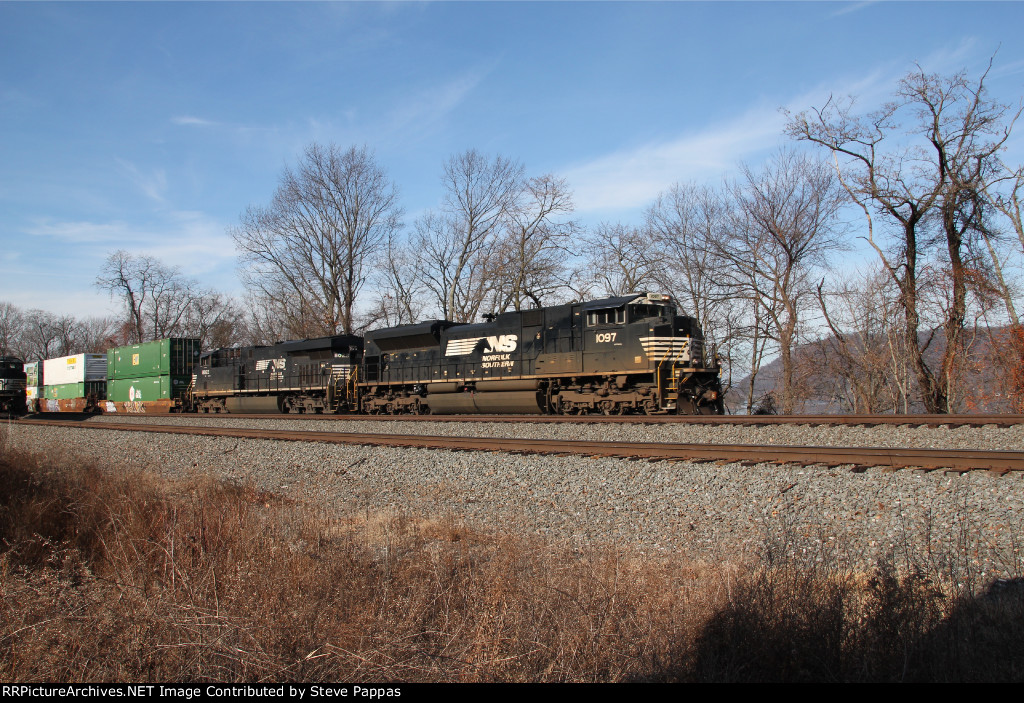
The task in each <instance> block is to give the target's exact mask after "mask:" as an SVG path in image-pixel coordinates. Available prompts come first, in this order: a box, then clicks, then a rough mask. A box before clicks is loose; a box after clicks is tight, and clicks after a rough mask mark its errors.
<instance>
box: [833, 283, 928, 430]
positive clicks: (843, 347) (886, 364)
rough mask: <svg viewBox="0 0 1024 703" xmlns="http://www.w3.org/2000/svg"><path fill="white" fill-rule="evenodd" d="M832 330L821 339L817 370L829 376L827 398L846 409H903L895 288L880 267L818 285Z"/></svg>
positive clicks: (903, 376)
mask: <svg viewBox="0 0 1024 703" xmlns="http://www.w3.org/2000/svg"><path fill="white" fill-rule="evenodd" d="M817 298H818V304H819V306H820V308H821V312H822V314H823V316H824V318H825V322H826V323H827V325H828V328H829V330H830V331H831V332H832V336H831V337H830V338H827V339H825V340H823V341H822V342H821V343H820V347H821V357H822V358H821V359H820V364H819V366H820V368H819V370H818V373H819V374H821V375H823V376H826V377H827V378H828V379H829V380H830V381H831V382H832V384H833V385H832V392H831V394H830V396H831V397H830V400H835V401H838V402H839V405H840V407H841V408H842V409H843V410H844V411H845V412H853V413H879V412H899V411H900V410H905V408H906V405H905V403H906V399H907V392H906V389H907V387H908V381H909V378H908V376H907V366H906V363H905V361H906V355H905V351H904V347H905V340H904V339H903V337H902V334H901V332H900V330H901V326H900V324H899V320H898V314H899V292H898V290H896V289H895V287H894V286H893V284H892V281H891V280H890V279H889V278H888V276H887V275H886V273H885V271H883V270H873V271H869V272H868V273H865V274H857V275H854V276H850V277H846V278H844V279H841V280H839V281H836V282H835V283H834V285H833V286H831V289H826V288H825V283H824V279H822V281H821V282H820V283H819V284H818V286H817Z"/></svg>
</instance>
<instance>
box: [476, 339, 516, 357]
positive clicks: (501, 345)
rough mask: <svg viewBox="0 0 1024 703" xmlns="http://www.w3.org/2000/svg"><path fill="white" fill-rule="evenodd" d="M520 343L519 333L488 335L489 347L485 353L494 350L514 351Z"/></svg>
mask: <svg viewBox="0 0 1024 703" xmlns="http://www.w3.org/2000/svg"><path fill="white" fill-rule="evenodd" d="M518 343H519V337H518V335H514V334H503V335H501V336H498V337H487V348H486V349H484V353H485V354H486V353H488V352H491V353H494V352H513V351H515V350H516V346H517V345H518Z"/></svg>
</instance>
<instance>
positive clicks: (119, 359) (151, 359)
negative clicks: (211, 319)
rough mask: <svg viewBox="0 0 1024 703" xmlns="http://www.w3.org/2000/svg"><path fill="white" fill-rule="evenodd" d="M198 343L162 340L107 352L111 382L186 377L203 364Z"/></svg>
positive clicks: (189, 340)
mask: <svg viewBox="0 0 1024 703" xmlns="http://www.w3.org/2000/svg"><path fill="white" fill-rule="evenodd" d="M199 352H200V349H199V340H198V339H183V338H177V337H174V338H171V339H158V340H157V341H155V342H146V343H145V344H134V345H132V346H130V347H117V348H115V349H110V350H108V351H107V378H110V379H115V378H149V377H153V376H185V375H191V374H192V367H193V366H195V365H196V364H198V363H199Z"/></svg>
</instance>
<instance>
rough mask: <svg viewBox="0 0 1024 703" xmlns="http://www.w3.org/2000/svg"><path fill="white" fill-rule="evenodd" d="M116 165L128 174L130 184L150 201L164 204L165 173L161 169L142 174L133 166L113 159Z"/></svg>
mask: <svg viewBox="0 0 1024 703" xmlns="http://www.w3.org/2000/svg"><path fill="white" fill-rule="evenodd" d="M114 160H115V161H117V163H118V165H119V166H120V167H121V168H122V169H123V170H124V171H125V173H127V174H128V177H129V178H130V179H131V181H132V183H134V184H135V187H137V188H138V189H139V190H141V191H142V192H143V194H145V195H146V197H148V198H150V199H151V200H154V201H156V202H157V203H160V204H161V205H162V204H163V203H164V202H165V199H164V193H166V192H167V173H166V172H165V171H164V170H163V169H162V168H157V169H153V170H151V171H150V172H148V173H144V172H143V171H142V170H141V169H139V168H138V167H137V166H136V165H135V164H133V163H131V162H130V161H125V160H124V159H118V158H115V159H114Z"/></svg>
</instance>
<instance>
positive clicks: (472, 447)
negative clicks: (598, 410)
mask: <svg viewBox="0 0 1024 703" xmlns="http://www.w3.org/2000/svg"><path fill="white" fill-rule="evenodd" d="M263 417H266V416H263ZM315 417H318V418H321V419H322V418H323V417H324V416H315ZM888 417H892V416H888ZM901 417H903V418H906V417H908V416H901ZM928 417H931V418H934V416H928ZM968 417H971V418H977V417H979V416H968ZM360 419H362V418H360ZM396 419H399V418H396ZM400 419H408V417H406V418H400ZM432 419H434V420H436V419H437V418H436V417H435V418H432ZM588 419H590V418H588ZM595 419H596V418H595ZM616 419H617V420H621V418H616ZM718 419H721V418H718ZM773 419H774V418H773ZM518 421H520V422H522V421H523V419H522V418H519V420H518ZM577 421H578V420H577ZM26 422H28V423H31V424H33V425H37V424H38V425H49V426H56V427H73V428H84V429H92V430H114V431H124V432H159V433H170V434H185V435H201V436H210V437H235V438H245V439H263V440H278V441H293V442H326V443H331V444H353V445H368V446H388V447H414V448H423V449H444V450H455V451H488V452H508V453H513V454H561V455H583V456H593V457H616V458H625V459H647V460H651V461H662V460H667V461H690V462H707V461H717V462H721V463H736V462H738V463H740V464H741V465H743V466H753V465H756V464H763V463H777V464H804V465H814V464H820V465H826V466H846V467H849V469H850V470H851V471H864V470H866V469H868V468H870V467H884V468H889V469H920V470H926V471H933V470H941V469H944V470H948V471H954V472H967V471H976V470H985V471H989V472H993V473H996V474H1005V473H1009V472H1015V471H1024V452H1018V451H1001V450H999V451H997V450H972V449H919V448H865V447H813V446H774V445H772V446H761V445H750V444H725V445H708V444H677V443H662V442H608V441H583V440H572V441H566V440H544V439H508V438H495V437H440V436H427V435H399V434H377V433H354V432H310V431H300V430H274V429H251V428H241V427H238V428H226V427H196V426H182V425H166V424H164V425H145V424H136V423H130V424H128V423H125V424H120V423H113V422H103V423H96V424H90V423H84V422H73V421H71V422H69V421H64V420H42V419H30V420H26ZM940 424H948V422H942V423H940Z"/></svg>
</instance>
